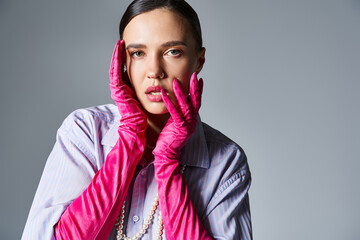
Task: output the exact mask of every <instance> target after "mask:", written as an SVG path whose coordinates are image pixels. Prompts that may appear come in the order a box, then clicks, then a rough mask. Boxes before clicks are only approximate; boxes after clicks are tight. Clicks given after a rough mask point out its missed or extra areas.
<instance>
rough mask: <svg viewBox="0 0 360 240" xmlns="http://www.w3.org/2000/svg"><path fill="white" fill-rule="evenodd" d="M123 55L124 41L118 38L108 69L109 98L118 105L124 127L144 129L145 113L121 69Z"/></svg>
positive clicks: (134, 129) (137, 129)
mask: <svg viewBox="0 0 360 240" xmlns="http://www.w3.org/2000/svg"><path fill="white" fill-rule="evenodd" d="M125 55H126V53H125V42H124V40H121V41H120V40H119V41H118V42H117V43H116V45H115V49H114V52H113V55H112V59H111V64H110V70H109V76H110V91H111V98H112V99H113V100H114V101H115V103H116V105H117V107H118V110H119V113H120V115H121V123H122V124H123V125H124V128H126V127H127V128H128V129H130V130H132V131H134V132H139V131H144V130H145V129H146V125H147V123H146V114H145V113H144V112H143V111H142V109H141V105H140V103H139V102H138V101H137V100H136V97H135V93H134V91H133V90H132V89H131V88H130V87H129V86H128V84H130V80H129V78H128V75H127V73H126V71H125V72H124V71H123V69H124V62H125Z"/></svg>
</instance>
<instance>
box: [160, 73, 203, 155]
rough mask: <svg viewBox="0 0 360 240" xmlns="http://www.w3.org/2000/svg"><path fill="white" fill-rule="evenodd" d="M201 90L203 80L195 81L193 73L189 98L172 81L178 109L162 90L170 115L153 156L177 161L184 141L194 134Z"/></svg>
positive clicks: (177, 83)
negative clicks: (164, 156) (162, 156)
mask: <svg viewBox="0 0 360 240" xmlns="http://www.w3.org/2000/svg"><path fill="white" fill-rule="evenodd" d="M202 90H203V80H202V79H201V78H200V79H199V80H198V79H197V76H196V73H193V74H192V76H191V79H190V98H189V100H188V99H187V98H186V96H185V94H184V93H183V92H182V90H181V88H180V84H179V81H178V80H177V79H174V81H173V91H174V94H175V97H176V99H177V101H178V103H179V105H178V107H176V106H175V105H174V103H173V102H171V100H170V98H169V96H167V95H166V92H165V91H164V90H163V89H162V90H161V94H162V97H163V100H164V103H165V105H166V107H167V109H168V111H169V113H170V115H171V116H170V118H169V120H168V122H167V123H166V125H165V127H164V128H163V130H162V131H161V133H160V136H159V138H158V140H157V143H156V147H155V149H154V151H153V153H154V155H155V156H156V155H163V154H165V155H167V157H169V158H172V159H178V158H179V157H180V154H181V149H182V148H183V147H184V146H185V144H186V141H187V140H188V139H189V138H190V136H191V135H192V134H193V133H194V132H195V128H196V123H197V117H198V112H199V109H200V106H201V95H202Z"/></svg>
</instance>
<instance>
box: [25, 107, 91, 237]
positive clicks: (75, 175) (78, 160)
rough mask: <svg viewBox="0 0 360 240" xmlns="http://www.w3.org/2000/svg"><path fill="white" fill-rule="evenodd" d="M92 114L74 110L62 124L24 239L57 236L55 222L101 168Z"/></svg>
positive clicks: (39, 187)
mask: <svg viewBox="0 0 360 240" xmlns="http://www.w3.org/2000/svg"><path fill="white" fill-rule="evenodd" d="M89 121H92V120H91V119H90V117H89V116H85V117H84V116H82V117H79V116H76V115H75V114H74V113H73V114H71V115H70V116H69V117H68V118H66V119H65V121H64V123H63V124H62V126H61V127H60V128H59V130H58V132H57V137H56V143H55V146H54V148H53V150H52V152H51V154H50V156H49V158H48V160H47V162H46V165H45V168H44V171H43V174H42V177H41V179H40V183H39V186H38V188H37V191H36V194H35V197H34V200H33V203H32V206H31V209H30V213H29V216H28V219H27V221H26V224H25V229H24V232H23V235H22V239H24V240H25V239H26V240H28V239H47V240H49V239H55V237H54V234H53V226H54V225H55V224H56V223H57V222H58V220H59V218H60V216H61V214H62V213H63V212H64V211H65V209H66V208H67V206H68V205H69V204H70V203H71V202H72V201H73V200H74V199H75V198H76V197H78V196H79V195H80V194H81V193H82V192H83V191H84V190H85V189H86V187H87V186H88V185H89V184H90V182H91V180H92V178H93V177H94V175H95V173H96V172H97V171H98V166H96V162H97V160H96V157H95V149H94V138H93V136H92V135H93V134H92V133H91V132H92V130H91V127H90V126H91V124H90V123H89Z"/></svg>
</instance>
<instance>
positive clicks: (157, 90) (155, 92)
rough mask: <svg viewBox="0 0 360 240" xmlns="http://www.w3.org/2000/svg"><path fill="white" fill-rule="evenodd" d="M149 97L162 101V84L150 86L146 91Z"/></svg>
mask: <svg viewBox="0 0 360 240" xmlns="http://www.w3.org/2000/svg"><path fill="white" fill-rule="evenodd" d="M145 94H146V96H147V98H148V99H149V100H150V101H151V102H162V101H163V99H162V96H161V87H160V86H150V87H148V88H147V89H146V92H145Z"/></svg>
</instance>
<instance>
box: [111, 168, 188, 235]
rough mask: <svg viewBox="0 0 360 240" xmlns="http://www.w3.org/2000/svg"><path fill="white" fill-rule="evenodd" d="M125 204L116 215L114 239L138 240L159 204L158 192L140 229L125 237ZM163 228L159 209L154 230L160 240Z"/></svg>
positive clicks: (182, 170)
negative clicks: (131, 235)
mask: <svg viewBox="0 0 360 240" xmlns="http://www.w3.org/2000/svg"><path fill="white" fill-rule="evenodd" d="M185 168H186V165H184V166H183V167H182V169H181V174H183V173H184V171H185ZM125 205H126V202H125V201H124V204H123V206H122V209H121V212H120V214H119V216H118V218H117V219H116V222H115V227H116V239H117V240H121V239H124V240H138V239H140V238H141V237H142V236H143V235H144V234H145V233H146V231H147V230H148V228H149V226H150V224H151V221H152V220H153V218H154V215H155V212H156V210H157V209H158V206H159V194H158V193H156V196H155V198H154V200H153V203H152V206H151V210H150V214H149V215H148V216H147V217H146V218H145V223H144V224H143V226H142V229H141V230H140V231H139V232H138V233H136V234H135V236H133V237H127V236H126V235H125V230H124V217H125ZM163 230H164V222H163V219H162V217H161V212H160V210H159V218H158V229H157V231H156V235H157V239H158V240H161V238H162V234H163Z"/></svg>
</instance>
